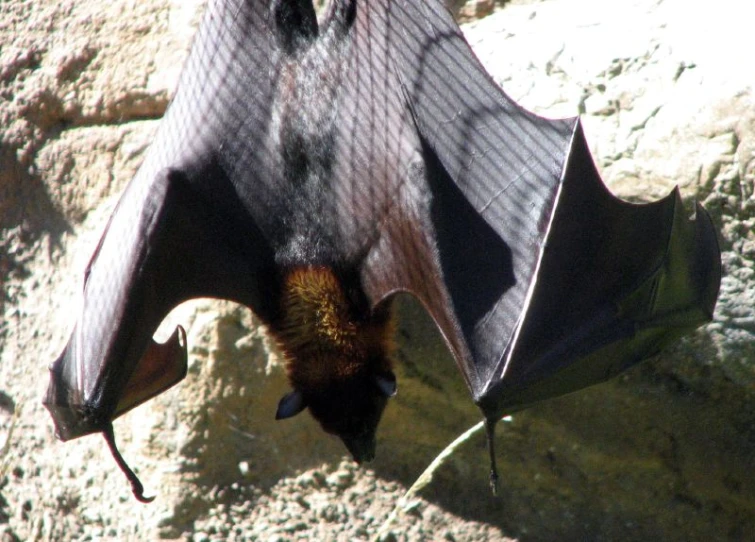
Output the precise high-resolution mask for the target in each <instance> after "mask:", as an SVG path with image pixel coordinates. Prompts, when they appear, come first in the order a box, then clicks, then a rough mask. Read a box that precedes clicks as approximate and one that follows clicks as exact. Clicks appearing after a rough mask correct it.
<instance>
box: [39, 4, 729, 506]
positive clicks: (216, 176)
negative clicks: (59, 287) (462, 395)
mask: <svg viewBox="0 0 755 542" xmlns="http://www.w3.org/2000/svg"><path fill="white" fill-rule="evenodd" d="M720 277H721V263H720V253H719V249H718V245H717V240H716V234H715V231H714V228H713V226H712V223H711V220H710V218H709V216H708V215H707V214H706V212H705V211H704V210H703V209H702V207H700V206H699V205H698V206H697V210H696V218H695V219H694V220H690V219H688V218H687V216H686V211H685V210H684V209H683V207H682V203H681V199H680V196H679V193H678V191H675V192H673V193H672V194H670V195H669V196H668V197H666V198H664V199H662V200H660V201H658V202H655V203H650V204H646V205H635V204H630V203H626V202H623V201H620V200H618V199H616V198H614V197H613V196H612V195H611V194H610V193H609V192H608V190H607V189H606V187H605V186H604V185H603V183H602V181H601V180H600V177H599V174H598V172H597V170H596V168H595V165H594V164H593V161H592V158H591V156H590V153H589V150H588V147H587V144H586V142H585V137H584V135H583V131H582V127H581V125H580V122H579V120H578V119H576V118H571V119H563V120H547V119H544V118H541V117H539V116H536V115H534V114H532V113H530V112H528V111H525V110H524V109H522V108H521V107H520V106H518V105H517V104H516V103H514V102H513V101H512V100H511V99H510V98H509V97H508V96H507V95H506V94H505V93H504V92H503V91H502V90H501V89H500V88H499V87H498V86H497V85H496V84H495V83H494V82H493V81H492V79H491V78H490V76H489V75H488V74H487V73H486V72H485V70H484V69H483V68H482V67H481V65H480V63H479V61H478V60H477V59H476V57H475V56H474V54H473V53H472V51H471V49H470V47H469V45H468V44H467V42H466V41H465V39H464V37H463V35H462V33H461V31H460V29H459V27H458V26H457V25H456V23H455V22H454V20H453V18H452V17H451V16H450V15H449V14H448V12H447V11H446V10H445V8H443V6H442V5H441V3H440V1H439V0H437V1H428V0H370V1H367V0H333V1H332V2H331V4H330V6H329V7H328V9H327V12H326V13H325V14H324V16H323V17H322V20H321V21H319V22H318V20H317V17H316V14H315V11H314V9H313V7H312V4H311V2H310V0H217V1H215V2H211V4H210V6H209V7H208V8H207V13H206V15H205V17H204V21H203V23H202V25H201V28H200V30H199V33H198V37H197V38H196V39H195V43H194V45H193V48H192V51H191V53H190V56H189V59H188V61H187V65H186V67H185V68H184V72H183V74H182V77H181V80H180V83H179V85H178V89H177V91H176V95H175V97H174V99H173V101H172V103H171V105H170V107H169V109H168V111H167V113H166V116H165V119H164V120H163V121H162V123H161V126H160V128H159V131H158V134H157V136H156V139H155V141H154V143H153V144H152V146H151V147H150V149H149V151H148V153H147V156H146V157H145V161H144V163H143V165H142V166H141V168H140V169H139V171H138V173H137V174H136V176H135V177H134V179H133V180H132V181H131V183H130V184H129V185H128V187H127V188H126V190H125V192H124V194H123V196H122V197H121V199H120V202H119V204H118V206H117V208H116V209H115V211H114V213H113V215H112V217H111V219H110V222H109V223H108V225H107V227H106V229H105V233H104V234H103V236H102V239H101V240H100V243H99V245H98V246H97V248H96V250H95V252H94V255H93V257H92V259H91V262H90V263H89V266H88V267H87V269H86V273H85V278H84V302H83V309H82V312H81V314H80V315H79V318H78V321H77V324H76V326H75V328H74V330H73V333H72V336H71V338H70V341H69V343H68V345H67V346H66V348H65V350H64V351H63V353H62V354H61V356H60V357H59V358H58V359H57V360H56V361H55V363H54V364H53V366H52V368H51V379H50V386H49V389H48V392H47V395H46V398H45V401H44V402H45V405H46V406H47V408H48V409H49V411H50V413H51V414H52V417H53V420H54V422H55V426H56V432H57V435H58V437H59V438H61V439H62V440H68V439H72V438H76V437H79V436H82V435H86V434H89V433H93V432H103V433H104V434H105V436H106V439H107V441H108V443H109V444H110V446H111V449H112V452H113V454H114V456H115V458H116V460H117V461H118V464H119V465H120V466H121V468H122V469H123V470H124V472H125V473H126V474H127V476H128V478H129V480H130V481H131V483H132V486H133V487H132V489H133V491H134V494H135V495H136V496H137V497H138V498H140V499H142V500H147V499H145V497H144V495H143V491H142V487H141V484H140V483H139V481H138V479H137V478H136V476H135V475H134V474H133V472H131V470H130V469H129V468H128V466H127V465H126V464H125V462H124V461H123V459H122V458H121V457H120V454H119V453H118V451H117V448H116V447H115V442H114V437H113V431H112V420H113V419H115V418H116V417H117V416H119V415H121V414H123V413H124V412H126V411H128V410H130V409H131V408H134V407H135V406H137V405H138V404H140V403H142V402H144V401H146V400H148V399H150V398H151V397H154V396H155V395H157V394H159V393H161V392H162V391H163V390H165V389H166V388H168V387H170V386H172V385H173V384H175V383H176V382H178V381H179V380H181V379H182V378H183V376H184V375H185V373H186V356H187V354H186V337H185V334H184V331H183V329H182V328H180V327H179V328H178V329H177V330H176V332H175V333H174V335H173V336H172V337H171V338H170V339H169V340H168V341H167V342H166V343H165V344H158V343H155V342H154V341H153V340H152V334H153V332H154V330H155V328H156V327H157V326H158V324H159V322H160V321H161V320H162V319H163V317H164V316H165V315H166V314H167V312H168V311H169V310H170V309H171V308H172V307H174V306H175V305H177V304H178V303H179V302H182V301H184V300H187V299H190V298H196V297H215V298H225V299H230V300H233V301H236V302H238V303H242V304H244V305H246V306H248V307H250V308H251V310H252V311H253V312H254V314H256V315H257V316H258V317H259V318H260V319H261V320H262V321H263V322H264V323H265V324H266V325H267V326H268V328H269V330H270V333H271V334H272V336H273V337H274V338H275V339H276V340H277V342H278V344H279V345H280V348H281V350H282V352H283V353H284V354H285V358H286V371H287V375H288V378H289V381H290V384H291V387H292V391H291V393H289V394H287V395H286V396H285V397H284V398H283V399H281V401H280V404H279V407H278V411H277V413H276V417H277V418H279V419H281V418H288V417H290V416H293V415H295V414H297V413H298V412H300V411H301V410H303V409H309V411H310V412H311V414H312V415H313V416H314V417H315V418H316V419H317V420H318V421H319V422H320V424H321V425H322V427H323V429H324V430H325V431H327V432H329V433H332V434H335V435H337V436H339V437H340V438H341V439H342V440H343V442H344V443H345V445H346V447H347V448H348V450H349V451H350V452H351V454H352V455H353V457H354V459H355V460H357V461H367V460H369V459H371V458H372V457H373V455H374V452H375V431H376V428H377V425H378V422H379V420H380V417H381V414H382V411H383V409H384V407H385V405H386V402H387V399H388V398H389V397H390V396H392V395H393V394H394V393H395V392H396V379H395V377H394V374H393V372H392V369H391V358H392V352H393V344H392V338H391V337H392V331H393V328H394V326H395V322H394V317H393V315H392V311H391V302H392V299H393V297H394V295H395V294H397V293H400V292H408V293H410V294H412V295H414V296H416V297H417V298H418V299H419V300H420V302H421V303H422V305H423V306H424V307H425V309H426V310H427V311H428V312H429V313H430V314H431V315H432V317H433V319H434V320H435V322H436V324H437V326H438V328H439V329H440V332H441V334H442V335H443V338H444V339H445V342H446V343H447V345H448V348H449V349H450V350H451V352H452V353H453V356H454V358H455V360H456V363H457V365H458V367H459V369H460V370H461V373H462V375H463V377H464V379H465V381H466V383H467V385H468V387H469V390H470V391H471V393H472V397H473V399H474V401H475V403H476V404H477V405H478V406H479V407H480V409H481V410H482V413H483V416H484V418H485V420H486V421H487V424H486V425H487V428H488V441H489V445H490V453H491V465H492V466H491V477H492V478H493V479H495V463H494V453H493V449H492V443H493V439H492V433H493V428H494V426H495V422H496V420H498V419H499V418H500V417H501V416H502V415H503V414H504V413H506V412H510V411H512V410H515V409H519V408H522V407H524V406H527V405H530V404H532V403H535V402H538V401H541V400H543V399H547V398H549V397H553V396H557V395H561V394H564V393H567V392H570V391H573V390H577V389H579V388H582V387H585V386H589V385H592V384H595V383H598V382H601V381H604V380H606V379H608V378H610V377H612V376H613V375H615V374H617V373H618V372H620V371H622V370H624V369H626V368H627V367H629V366H631V365H633V364H634V363H636V362H638V361H640V360H642V359H644V358H647V357H649V356H652V355H653V354H655V353H657V352H658V351H659V350H660V349H661V348H662V347H663V346H664V345H666V344H668V343H669V342H671V341H673V340H675V339H677V338H678V337H680V336H681V335H683V334H685V333H688V332H690V331H692V330H693V329H695V328H696V327H698V326H699V325H701V324H702V323H704V322H706V321H708V320H710V319H711V318H712V313H713V309H714V306H715V303H716V298H717V295H718V288H719V283H720Z"/></svg>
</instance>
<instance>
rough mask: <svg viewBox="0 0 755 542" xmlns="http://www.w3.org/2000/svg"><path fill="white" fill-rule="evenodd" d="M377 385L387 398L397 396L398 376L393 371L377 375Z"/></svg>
mask: <svg viewBox="0 0 755 542" xmlns="http://www.w3.org/2000/svg"><path fill="white" fill-rule="evenodd" d="M375 385H376V386H377V388H378V390H380V393H382V394H383V395H384V396H385V397H393V396H394V395H396V389H397V387H396V375H394V374H393V373H392V372H391V371H386V372H383V373H378V374H377V375H375Z"/></svg>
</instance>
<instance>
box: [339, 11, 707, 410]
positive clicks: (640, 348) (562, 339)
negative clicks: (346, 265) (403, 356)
mask: <svg viewBox="0 0 755 542" xmlns="http://www.w3.org/2000/svg"><path fill="white" fill-rule="evenodd" d="M360 7H362V8H363V12H362V13H361V14H360V15H359V17H361V18H360V19H359V22H358V24H357V25H356V26H357V29H356V32H357V35H356V37H355V38H354V44H355V45H354V48H355V50H356V51H357V53H358V54H361V55H362V56H363V57H364V58H369V61H367V62H362V63H361V64H360V80H366V81H370V84H369V86H368V85H366V84H365V85H363V87H361V88H360V87H358V86H356V85H354V86H353V87H352V88H355V89H356V91H355V94H354V96H353V100H354V101H356V102H358V103H360V104H364V103H375V102H376V103H379V104H385V103H389V104H391V106H390V107H389V110H390V109H391V107H396V108H398V109H400V108H401V107H404V110H400V111H394V112H393V115H394V117H396V118H400V119H401V120H402V121H403V123H399V122H397V121H395V120H391V121H389V122H388V123H387V124H386V125H385V126H381V125H380V124H379V123H375V122H373V123H371V126H372V127H373V131H374V127H375V126H378V127H379V128H382V129H383V130H384V131H385V134H386V135H385V136H384V137H385V139H386V140H387V141H388V143H386V145H390V144H391V143H390V141H391V140H397V141H399V142H406V141H407V140H408V139H410V138H409V137H408V136H407V132H410V131H411V129H410V128H408V127H407V124H406V123H405V122H406V119H409V120H408V122H411V123H412V126H413V127H414V129H415V130H416V135H417V137H418V139H419V147H418V152H419V154H420V155H421V157H422V158H421V160H419V159H418V157H417V154H416V152H417V144H416V143H415V145H414V149H413V150H414V151H415V154H412V153H411V152H407V151H406V150H405V147H403V146H402V145H401V144H400V143H394V147H392V148H390V147H389V148H390V150H389V152H388V154H389V156H390V158H392V160H390V162H391V163H393V164H395V165H394V168H393V169H392V170H391V171H392V172H393V174H394V175H395V176H396V177H397V179H398V180H397V181H396V182H395V184H394V185H393V186H392V187H391V189H390V190H391V191H392V199H393V200H394V201H395V202H397V207H396V208H395V209H393V210H392V211H391V212H388V213H385V214H384V216H383V219H382V222H381V224H382V226H381V235H380V236H379V241H378V242H377V243H376V244H375V245H374V246H373V248H372V251H371V252H370V254H369V256H368V257H367V258H366V265H365V267H364V269H363V276H364V277H365V278H364V281H365V284H366V289H367V291H368V292H369V293H370V295H371V297H372V299H373V300H374V301H375V302H378V301H380V300H381V299H383V298H384V296H387V295H390V294H392V293H394V292H396V291H408V292H411V293H413V294H415V295H416V296H417V297H419V299H420V300H421V301H422V303H423V304H424V305H425V307H427V309H428V310H429V311H430V313H431V314H432V316H433V317H434V319H435V321H436V322H437V324H438V326H439V328H440V329H441V331H442V333H443V335H444V337H445V338H446V341H447V342H448V344H449V346H450V348H451V350H452V351H453V354H454V356H455V358H456V360H457V362H458V365H459V367H460V369H461V370H462V371H463V372H464V375H465V377H466V380H467V383H468V384H469V387H470V389H471V391H472V394H473V396H474V399H475V401H476V402H477V403H478V404H479V405H480V407H481V408H482V410H483V412H484V414H485V416H486V418H487V419H489V420H494V419H496V418H499V417H500V416H501V414H502V413H503V412H504V411H506V410H512V409H516V408H519V407H521V406H523V405H526V404H529V403H532V402H535V401H538V400H541V399H545V398H547V397H552V396H555V395H560V394H563V393H566V392H569V391H573V390H575V389H578V388H581V387H585V386H588V385H591V384H594V383H597V382H601V381H603V380H606V379H607V378H609V377H611V376H613V375H615V374H616V373H617V372H619V371H620V370H623V369H625V368H627V367H628V366H630V365H632V364H633V363H635V362H637V361H639V360H641V359H644V358H647V357H649V356H651V355H653V354H654V353H656V352H657V351H658V350H659V349H660V348H661V347H662V346H663V345H665V344H667V343H668V342H669V341H671V340H673V339H675V338H677V337H679V336H680V335H682V334H684V333H686V332H689V331H691V330H692V329H694V328H696V327H697V326H699V325H701V324H702V323H704V322H705V321H708V320H710V319H711V318H712V313H713V308H714V305H715V302H716V298H717V294H718V287H719V283H720V277H721V264H720V254H719V250H718V245H717V241H716V236H715V232H714V230H713V226H712V224H711V221H710V218H709V217H708V215H707V214H706V213H705V211H704V210H703V209H702V208H701V207H699V206H698V208H697V219H696V220H693V221H690V220H688V219H687V218H686V216H685V212H684V210H683V209H682V206H681V201H680V198H679V195H678V193H674V194H671V195H669V196H668V197H667V198H665V199H663V200H661V201H658V202H656V203H652V204H648V205H634V204H630V203H626V202H622V201H620V200H618V199H616V198H614V197H613V196H612V195H611V194H610V193H609V192H608V190H607V189H606V187H605V186H604V185H603V183H602V182H601V180H600V177H599V175H598V173H597V170H596V169H595V166H594V164H593V161H592V158H591V156H590V153H589V150H588V148H587V144H586V142H585V139H584V136H583V133H582V129H581V126H580V123H579V121H578V119H564V120H546V119H543V118H541V117H538V116H536V115H533V114H532V113H529V112H527V111H525V110H523V109H522V108H521V107H519V106H518V105H517V104H516V103H514V102H513V101H512V100H511V99H510V98H509V97H508V96H506V95H505V94H504V93H503V92H502V91H501V89H500V88H499V87H498V86H497V85H495V83H493V81H492V80H491V78H490V76H489V75H488V74H487V73H486V72H485V71H484V69H483V68H482V67H481V65H480V63H479V62H478V60H477V59H476V58H475V56H474V54H473V53H472V51H471V49H470V48H469V45H468V44H467V42H466V41H465V40H464V38H463V36H462V33H461V31H460V29H459V28H458V26H457V25H456V24H455V23H454V21H453V20H452V18H451V17H450V15H449V14H448V13H447V12H446V10H445V9H444V8H443V7H442V6H440V5H439V3H434V2H420V1H413V0H406V1H399V0H397V1H389V0H377V1H372V2H370V3H369V7H367V4H366V3H365V4H360ZM365 12H366V13H365ZM367 70H369V74H368V73H366V72H367ZM376 82H377V83H382V87H379V86H378V85H377V84H376ZM397 87H398V88H397ZM362 88H364V89H365V90H364V91H362ZM376 88H377V89H378V90H375V89H376ZM383 88H384V89H385V90H383ZM360 91H361V92H362V93H361V94H360V93H359V92H360ZM399 91H400V92H401V99H402V100H403V103H402V105H394V104H395V103H396V102H398V101H399V100H398V99H397V98H396V97H395V93H396V92H399ZM381 111H382V109H381ZM372 140H373V141H374V140H375V138H374V137H373V139H372ZM401 153H403V154H401ZM368 186H371V185H370V184H369V183H368ZM363 195H365V199H366V200H368V201H373V200H374V198H373V197H372V195H370V194H367V193H364V192H363ZM363 205H364V203H363ZM377 216H380V215H377Z"/></svg>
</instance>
